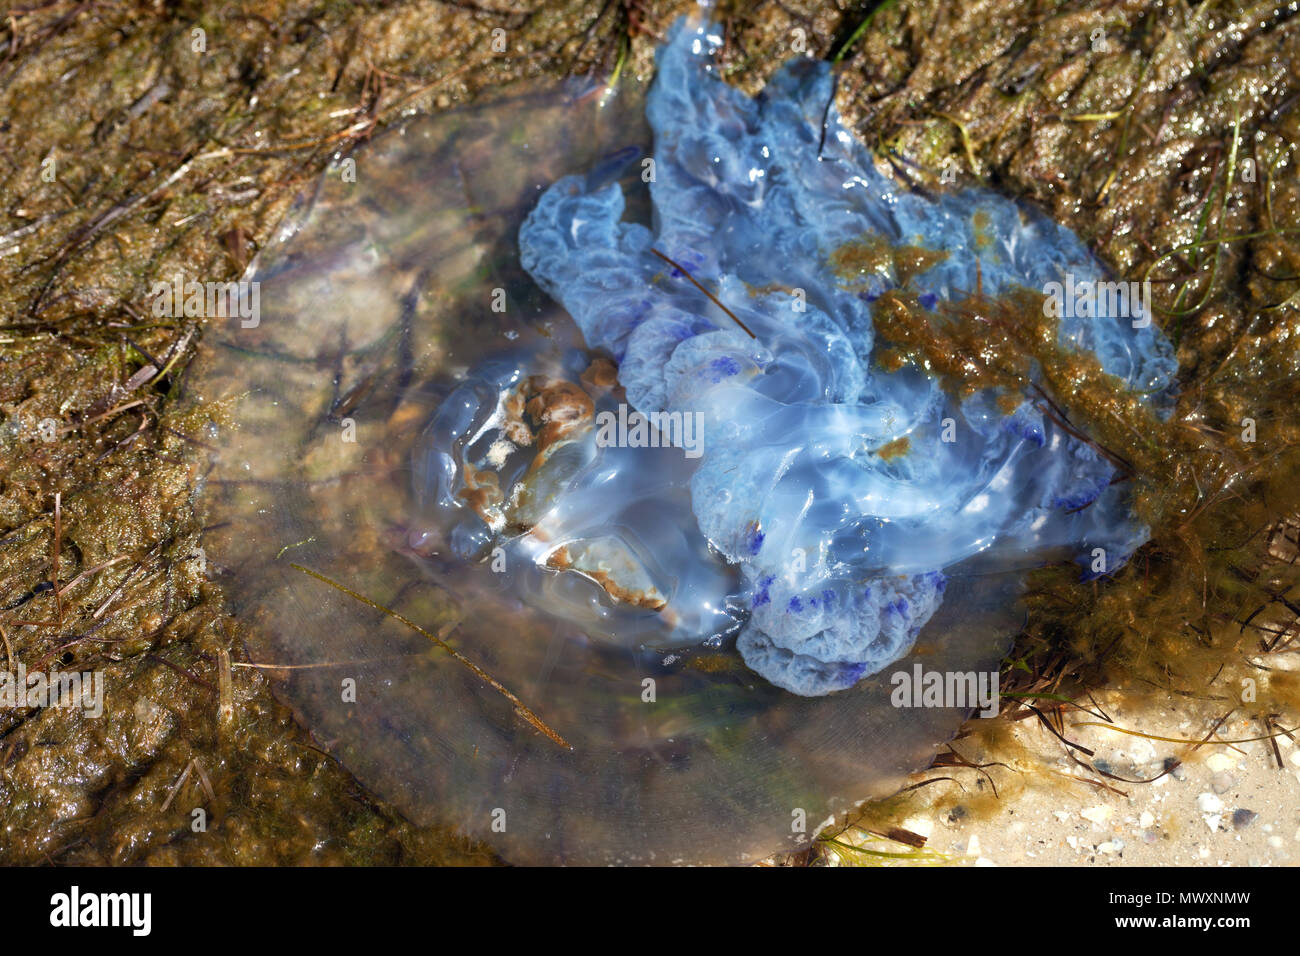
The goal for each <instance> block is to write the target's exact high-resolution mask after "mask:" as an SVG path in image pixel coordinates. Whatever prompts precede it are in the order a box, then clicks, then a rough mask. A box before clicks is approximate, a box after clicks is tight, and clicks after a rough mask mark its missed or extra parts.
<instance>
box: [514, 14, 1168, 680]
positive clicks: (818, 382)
mask: <svg viewBox="0 0 1300 956" xmlns="http://www.w3.org/2000/svg"><path fill="white" fill-rule="evenodd" d="M718 33H719V31H717V30H715V29H713V28H712V27H709V26H707V25H696V24H690V23H682V24H679V25H678V27H677V28H676V30H675V33H674V35H673V36H672V38H671V41H670V42H669V43H668V44H667V46H666V47H664V48H663V49H662V50H661V51H660V53H659V56H658V61H657V76H656V79H655V82H654V86H653V89H652V90H651V93H650V96H649V103H648V110H647V114H648V118H649V121H650V124H651V127H652V128H653V132H654V156H653V166H652V167H650V166H647V168H648V169H652V171H653V176H652V177H649V178H651V181H650V185H649V190H650V196H651V199H652V202H653V223H652V225H650V226H647V225H643V224H640V223H636V222H629V221H625V219H624V207H625V197H624V192H623V189H622V187H621V186H620V185H619V183H617V182H611V181H608V178H607V177H604V176H599V175H585V176H584V175H577V176H569V177H567V178H564V179H561V180H560V181H558V182H556V183H555V184H554V185H553V186H551V187H550V188H549V189H548V190H547V191H546V192H545V194H544V195H543V196H542V197H541V200H540V201H539V202H538V203H537V206H536V208H535V209H534V210H533V212H532V213H531V215H530V216H529V217H528V219H527V221H526V222H525V224H524V226H523V228H522V230H521V231H520V234H519V245H520V251H521V257H522V262H523V265H524V267H525V269H526V270H527V271H528V272H529V273H530V274H531V275H532V277H533V278H534V279H535V280H536V281H537V283H538V284H539V285H540V286H541V287H542V288H543V289H544V290H545V291H546V292H547V293H548V294H549V295H551V296H552V297H553V298H554V299H555V300H556V301H558V302H559V303H561V304H562V305H563V306H564V307H565V309H566V310H567V311H568V312H569V314H570V315H571V316H572V317H573V319H574V321H575V322H576V323H577V325H578V327H579V328H580V329H581V331H582V334H583V336H584V338H585V340H586V344H587V345H588V347H590V348H592V349H599V350H602V351H604V352H606V353H608V354H609V355H610V356H611V357H612V358H613V360H614V361H615V362H616V363H617V366H618V377H619V381H620V382H621V384H622V386H623V387H624V389H625V390H626V400H627V403H628V404H629V405H630V406H631V407H632V408H634V409H635V410H636V411H637V412H640V413H641V414H643V415H645V416H650V417H651V418H654V417H656V416H669V415H686V416H689V415H698V416H701V417H702V421H703V423H704V424H703V436H704V438H703V443H702V447H703V451H702V454H701V456H700V459H699V462H698V465H697V466H696V467H695V468H694V470H693V472H692V473H691V474H690V476H689V489H690V510H691V514H690V515H689V516H685V518H686V520H687V521H689V522H691V523H693V524H694V525H695V527H696V528H698V531H699V533H700V534H702V535H703V537H704V538H705V539H706V540H707V542H708V544H709V546H710V549H711V550H712V551H713V552H714V553H715V554H716V555H718V556H720V558H721V559H722V560H723V561H725V562H726V563H727V564H728V565H730V566H731V567H733V568H735V569H738V571H739V575H740V589H739V593H738V594H737V595H733V596H732V597H733V598H734V599H735V600H736V601H738V603H739V605H740V606H741V607H742V608H743V611H744V620H743V623H741V624H740V625H739V626H738V628H737V631H738V634H737V642H736V643H737V647H738V649H739V651H740V653H741V655H742V656H743V658H744V660H745V663H746V664H747V665H748V666H749V667H750V668H752V669H753V670H754V671H756V672H757V673H759V674H761V675H762V676H763V677H765V678H766V679H767V680H769V681H771V682H772V683H774V684H776V685H778V686H780V687H783V688H785V689H786V690H789V691H791V692H793V693H796V694H801V695H810V696H811V695H822V694H828V693H831V692H833V691H838V690H844V689H846V688H848V687H851V686H852V685H853V684H854V683H855V682H857V681H858V680H860V679H861V678H862V677H863V676H864V675H870V674H875V673H877V672H879V671H880V670H881V669H882V668H884V667H885V666H887V665H888V664H890V663H891V662H893V661H896V660H898V659H899V658H900V657H902V656H903V655H905V654H906V653H907V652H908V651H909V650H910V649H911V647H912V645H913V643H914V642H915V640H916V637H917V634H918V633H919V631H920V630H921V628H922V627H924V626H925V624H926V622H927V621H929V619H930V618H931V616H932V615H933V614H934V612H935V610H936V608H937V607H938V606H939V604H940V603H941V602H942V600H943V596H944V589H945V584H946V581H947V578H946V576H945V569H948V568H950V567H952V566H953V565H955V564H957V563H959V562H962V561H964V560H966V559H970V558H972V557H974V556H976V555H980V556H982V557H983V559H984V560H985V561H986V562H996V563H1001V564H1002V565H1003V566H1006V565H1011V566H1019V567H1024V566H1028V565H1031V564H1033V563H1035V562H1037V563H1042V562H1043V561H1044V560H1048V559H1052V558H1055V557H1057V556H1060V555H1065V554H1068V555H1071V556H1073V557H1074V558H1076V559H1077V560H1079V561H1080V562H1081V563H1083V564H1085V566H1089V567H1090V566H1091V565H1092V562H1093V555H1104V556H1105V561H1106V562H1107V563H1106V565H1105V567H1106V569H1107V570H1114V569H1115V568H1116V567H1118V566H1119V565H1121V564H1122V563H1123V562H1124V561H1125V560H1126V559H1127V558H1128V556H1129V555H1131V554H1132V552H1133V551H1134V550H1135V549H1136V548H1137V547H1139V546H1140V545H1141V544H1142V543H1143V542H1144V541H1145V540H1146V537H1147V529H1146V528H1144V527H1143V526H1141V525H1140V524H1138V523H1137V522H1136V521H1135V520H1134V519H1133V517H1132V516H1131V513H1130V508H1129V505H1128V502H1127V501H1126V498H1125V491H1124V488H1123V487H1122V485H1121V484H1120V483H1118V482H1116V480H1115V479H1116V470H1115V465H1114V464H1113V463H1112V462H1110V461H1108V460H1107V459H1106V457H1105V456H1103V455H1102V454H1100V453H1099V451H1098V450H1097V449H1096V448H1095V447H1094V446H1092V445H1091V444H1090V443H1088V442H1086V441H1084V440H1082V439H1081V437H1080V436H1078V435H1077V434H1073V433H1071V432H1070V431H1068V430H1066V429H1064V428H1062V427H1061V425H1060V423H1058V422H1057V421H1054V420H1052V419H1051V418H1050V417H1048V416H1047V415H1045V414H1044V411H1043V410H1042V408H1041V407H1040V405H1041V402H1037V401H1036V400H1035V399H1036V396H1034V395H1031V394H1023V395H1019V396H1015V400H1014V401H1012V402H1011V403H1008V402H1007V398H1006V396H1005V395H1004V394H1001V395H1000V394H998V390H997V389H993V388H989V389H983V390H980V391H977V392H975V393H974V394H971V395H968V396H965V397H960V398H959V397H954V396H952V395H950V394H949V393H948V392H947V391H946V390H945V389H944V388H943V386H942V383H941V382H940V381H939V380H938V378H937V376H934V375H930V374H927V373H926V372H925V371H924V370H921V369H918V368H916V367H915V366H908V367H906V368H903V369H898V370H893V371H885V370H884V369H882V368H881V367H880V366H879V364H878V363H877V361H876V356H875V354H874V353H875V350H876V349H877V348H878V347H879V341H878V336H877V333H876V329H875V325H874V323H873V308H875V307H876V306H873V303H877V302H878V300H879V298H880V296H881V295H882V294H883V293H885V292H887V291H889V290H890V289H894V288H898V287H899V286H900V285H901V284H902V280H901V279H900V276H899V275H897V274H896V273H897V271H899V270H890V269H887V268H886V269H880V270H876V271H873V272H871V273H870V274H869V275H867V276H866V278H865V287H863V285H864V283H863V282H859V283H858V284H857V285H856V286H854V287H846V284H845V282H844V280H843V278H842V276H841V275H839V274H837V271H836V269H835V266H834V262H833V260H834V255H835V251H836V250H838V249H841V248H843V247H844V246H845V245H846V244H849V243H863V242H871V241H879V242H883V243H887V244H889V245H892V246H900V245H904V244H915V245H916V246H919V247H921V248H923V249H926V250H932V251H934V252H935V253H938V255H935V256H933V257H932V258H931V259H930V260H928V261H927V262H926V264H925V266H924V267H923V268H922V270H921V271H920V272H919V273H918V274H916V275H914V276H909V277H907V281H909V282H910V287H911V288H912V289H913V290H915V292H916V293H917V294H918V295H919V302H920V303H921V305H922V306H923V307H925V308H934V307H935V306H937V305H938V304H939V303H941V302H946V301H950V300H953V299H954V298H957V297H960V296H962V295H965V294H968V293H969V292H971V291H973V290H975V289H977V288H979V289H981V290H982V292H983V294H985V295H987V296H990V297H994V298H996V297H997V296H999V295H1002V294H1005V293H1007V292H1009V291H1010V290H1013V289H1017V288H1023V289H1031V290H1035V289H1036V290H1040V291H1041V290H1046V289H1050V288H1052V285H1051V284H1052V283H1060V282H1062V280H1063V279H1065V278H1066V277H1070V278H1071V280H1072V281H1074V282H1075V283H1076V284H1079V285H1081V284H1083V283H1100V282H1104V281H1105V279H1106V276H1105V271H1104V269H1103V267H1102V266H1101V265H1100V263H1099V262H1098V261H1097V260H1096V259H1095V258H1094V257H1093V255H1092V254H1091V253H1090V252H1089V251H1088V249H1087V248H1086V247H1085V246H1084V244H1083V243H1082V242H1081V241H1080V240H1079V239H1078V238H1077V237H1076V236H1075V235H1074V234H1073V233H1072V232H1071V231H1070V230H1068V229H1066V228H1064V227H1062V226H1060V225H1057V224H1055V223H1054V222H1052V221H1051V220H1049V219H1048V218H1046V217H1045V216H1043V215H1042V214H1040V213H1038V212H1035V211H1032V210H1029V209H1027V208H1025V207H1024V206H1022V205H1019V204H1017V203H1015V202H1013V201H1011V200H1008V199H1006V198H1003V197H1001V196H999V195H997V194H995V193H992V192H989V191H987V190H983V189H968V190H964V191H961V192H956V193H950V194H943V195H939V196H937V197H931V196H925V195H920V194H918V193H916V192H911V191H908V190H907V189H905V188H901V187H900V186H899V185H898V184H897V183H896V182H895V181H893V180H891V179H890V178H888V177H886V176H885V175H883V174H881V173H880V172H878V171H877V170H876V168H875V166H874V164H873V162H872V157H871V155H870V153H869V151H868V150H867V149H866V148H865V147H864V146H863V145H862V144H861V143H860V142H858V141H857V140H856V139H855V138H854V137H853V136H852V135H851V134H850V133H849V132H848V131H847V130H846V129H845V127H844V126H843V125H842V123H841V121H840V120H839V118H838V116H837V115H836V113H835V110H834V106H833V88H832V76H831V73H830V68H829V65H828V64H826V63H824V62H819V61H813V60H808V59H801V60H794V61H792V62H790V63H788V64H786V65H785V66H784V67H783V68H781V69H780V70H779V71H778V72H777V73H776V75H775V76H774V77H773V79H772V80H771V82H770V83H769V84H768V86H767V88H766V90H765V91H764V92H763V93H762V95H760V96H759V97H757V98H755V99H751V98H750V97H748V96H746V95H745V94H744V93H742V92H740V91H738V90H736V89H733V88H732V87H729V86H728V85H727V84H725V83H724V82H723V81H722V80H721V79H720V78H719V77H717V76H716V75H715V71H714V68H713V66H712V65H711V58H712V56H713V54H714V53H715V52H716V51H717V49H718V48H719V46H720V43H721V40H720V37H719V36H718ZM828 104H829V105H828ZM684 273H685V275H684ZM705 288H707V289H710V290H712V291H711V292H706V291H705ZM782 290H798V292H797V293H796V295H794V296H792V295H791V294H790V292H789V291H782ZM1062 311H1063V312H1074V311H1080V312H1084V313H1087V312H1088V311H1089V310H1062ZM1115 312H1118V310H1115ZM1115 312H1112V314H1105V313H1104V312H1103V314H1096V315H1094V314H1082V315H1078V314H1072V315H1069V316H1068V317H1065V316H1063V317H1061V318H1060V320H1059V323H1058V336H1059V342H1060V344H1061V345H1063V346H1066V347H1069V348H1073V349H1078V350H1086V351H1088V352H1091V353H1093V354H1095V356H1096V357H1097V359H1098V360H1099V362H1100V363H1101V366H1102V368H1103V369H1104V370H1105V371H1106V372H1108V373H1110V374H1112V375H1114V376H1116V377H1117V378H1118V379H1120V380H1122V381H1123V382H1124V383H1125V385H1127V386H1128V387H1129V388H1131V389H1134V390H1138V391H1140V392H1142V393H1145V394H1147V395H1148V396H1150V399H1149V400H1150V401H1151V402H1153V403H1155V404H1159V400H1160V396H1162V395H1167V393H1168V390H1169V389H1170V388H1171V382H1172V379H1173V375H1174V372H1175V370H1176V363H1175V361H1174V358H1173V355H1172V349H1171V348H1170V346H1169V343H1168V342H1167V341H1166V339H1165V338H1164V337H1163V336H1162V335H1161V333H1160V332H1159V330H1158V329H1157V328H1155V327H1154V326H1153V325H1152V324H1151V322H1150V315H1149V311H1148V312H1146V313H1144V312H1142V311H1140V310H1137V309H1135V310H1130V311H1129V312H1128V314H1124V315H1121V314H1115ZM1008 404H1010V406H1011V409H1010V413H1009V414H1008V413H1007V411H1006V409H1007V407H1008ZM945 429H946V430H947V434H945ZM903 439H905V440H906V449H907V451H906V453H905V454H903V455H900V456H897V457H893V456H890V455H888V454H885V453H882V450H883V449H885V448H887V447H888V446H890V445H891V443H899V442H900V440H903ZM895 447H897V445H896V444H895ZM574 484H575V487H574V488H573V489H571V490H569V491H567V492H561V497H562V496H563V495H564V494H573V495H576V494H579V493H580V492H579V490H578V489H577V485H581V484H582V479H581V478H578V479H575V482H574ZM1098 549H1100V550H1098ZM669 602H670V603H671V597H670V598H669ZM713 603H714V605H715V606H721V604H722V603H723V602H722V596H721V595H715V596H714V598H713ZM707 636H708V635H707V634H704V635H701V637H707Z"/></svg>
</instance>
